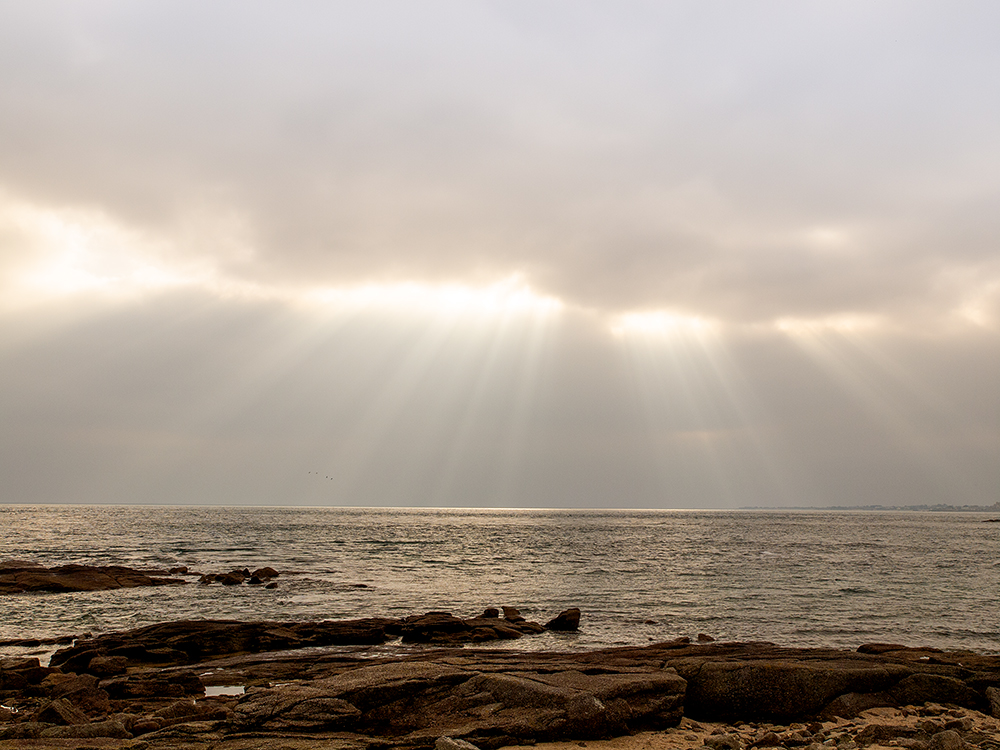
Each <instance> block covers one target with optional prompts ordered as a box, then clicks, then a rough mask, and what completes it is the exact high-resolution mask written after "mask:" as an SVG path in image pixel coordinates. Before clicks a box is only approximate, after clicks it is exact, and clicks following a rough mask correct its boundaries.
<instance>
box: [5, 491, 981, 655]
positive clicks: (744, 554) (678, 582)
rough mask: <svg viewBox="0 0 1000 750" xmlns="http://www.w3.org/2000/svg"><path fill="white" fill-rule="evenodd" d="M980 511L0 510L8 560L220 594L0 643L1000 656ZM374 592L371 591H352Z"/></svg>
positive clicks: (68, 601) (92, 596)
mask: <svg viewBox="0 0 1000 750" xmlns="http://www.w3.org/2000/svg"><path fill="white" fill-rule="evenodd" d="M986 517H987V516H984V515H982V514H978V513H851V512H842V513H841V512H836V513H834V512H806V511H802V512H763V511H747V512H730V511H716V512H701V511H543V510H424V509H413V510H408V509H343V508H231V507H226V508H203V507H199V508H191V507H175V508H151V507H132V506H130V507H123V506H103V507H87V506H0V524H2V528H3V540H2V541H0V559H10V558H14V559H25V560H33V561H36V562H39V563H42V564H44V565H55V564H62V563H70V562H75V563H91V564H120V565H129V566H135V567H158V568H164V567H169V566H175V565H187V566H189V567H190V568H191V569H192V570H197V571H200V572H225V571H228V570H230V569H232V568H235V567H240V568H242V567H244V566H248V567H251V568H253V567H259V566H263V565H270V566H272V567H274V568H277V569H278V570H281V571H288V573H285V574H283V575H282V576H281V577H280V579H279V582H280V583H279V586H278V588H277V589H274V590H270V591H268V590H265V589H263V588H261V587H249V586H238V587H222V586H219V585H213V586H199V585H196V584H192V585H188V586H181V587H156V588H145V589H131V590H119V591H103V592H92V593H74V594H29V595H20V596H0V607H2V611H3V615H2V618H0V639H7V638H23V637H29V636H31V637H49V636H57V635H65V634H77V633H81V632H84V631H91V632H94V633H96V632H101V631H110V630H120V629H125V628H132V627H138V626H140V625H146V624H150V623H154V622H161V621H165V620H175V619H182V618H235V619H276V620H305V619H346V618H356V617H366V616H374V615H382V616H404V615H409V614H416V613H422V612H426V611H429V610H446V611H450V612H453V613H454V614H458V615H462V616H471V615H473V614H478V613H479V612H481V611H482V610H483V609H484V608H485V607H490V606H496V607H499V606H501V605H509V606H515V607H518V608H519V609H520V610H521V612H522V614H524V615H525V616H526V617H528V618H529V619H534V620H540V621H543V622H544V621H545V620H547V619H548V618H550V617H552V616H553V615H555V614H557V613H558V612H560V611H561V610H563V609H565V608H567V607H574V606H576V607H580V609H581V610H582V611H583V620H582V623H581V632H580V633H579V634H569V635H560V634H554V633H548V634H545V635H542V636H538V637H534V638H524V639H522V640H520V641H517V642H515V643H510V644H504V645H505V646H510V647H514V648H520V649H584V648H597V647H603V646H611V645H618V644H643V643H649V642H651V641H661V640H667V639H671V638H676V637H678V636H682V635H687V636H691V637H692V638H693V637H695V636H696V635H697V634H698V633H707V634H709V635H711V636H713V637H715V638H718V639H725V640H768V641H773V642H776V643H779V644H782V645H826V646H839V647H849V648H854V647H857V646H858V645H859V644H861V643H865V642H871V641H890V642H896V643H906V644H911V645H921V644H922V645H933V646H938V647H943V648H968V649H973V650H977V651H982V652H993V653H997V652H1000V607H998V594H1000V524H996V523H983V521H984V519H985V518H986ZM355 584H366V585H367V587H368V588H357V587H356V586H355Z"/></svg>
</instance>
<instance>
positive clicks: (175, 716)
mask: <svg viewBox="0 0 1000 750" xmlns="http://www.w3.org/2000/svg"><path fill="white" fill-rule="evenodd" d="M231 713H232V712H231V711H230V710H228V709H227V708H226V707H224V706H220V705H218V704H212V703H199V702H196V701H193V700H182V701H176V702H174V703H171V704H170V705H169V706H165V707H163V708H161V709H159V710H158V711H156V712H155V713H154V714H153V718H154V719H155V720H156V721H157V723H158V724H159V727H158V728H160V729H162V728H163V727H168V726H172V725H174V724H181V723H183V722H188V721H222V720H225V719H227V718H229V716H230V714H231Z"/></svg>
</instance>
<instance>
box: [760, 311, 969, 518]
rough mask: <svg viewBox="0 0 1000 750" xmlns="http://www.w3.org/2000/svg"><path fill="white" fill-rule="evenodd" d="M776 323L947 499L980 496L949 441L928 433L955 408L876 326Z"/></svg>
mask: <svg viewBox="0 0 1000 750" xmlns="http://www.w3.org/2000/svg"><path fill="white" fill-rule="evenodd" d="M848 320H851V319H848ZM779 328H780V330H782V331H783V332H785V333H786V334H787V335H788V336H789V337H790V338H791V340H792V341H793V342H794V343H795V344H796V346H797V347H798V348H799V350H800V351H801V352H803V353H804V354H805V355H806V356H807V357H808V358H809V359H810V360H811V361H812V362H813V364H814V365H815V366H816V368H817V369H818V371H819V372H821V373H822V375H823V376H824V377H825V378H827V379H829V380H830V381H831V382H833V383H834V384H835V385H836V386H837V387H838V389H840V390H841V392H843V393H844V394H846V395H847V396H848V397H849V398H850V400H851V402H852V403H854V404H856V405H858V406H859V407H860V408H861V409H862V410H863V411H864V413H865V414H867V415H868V419H869V420H870V422H871V424H872V426H873V427H875V428H876V429H878V430H880V431H881V432H882V433H883V434H884V435H885V436H886V438H887V439H888V440H890V441H891V442H892V443H893V444H895V445H897V446H899V447H900V448H902V449H903V451H904V452H905V454H906V455H908V456H910V457H911V461H912V465H913V466H914V467H919V470H920V471H921V472H924V473H926V474H927V476H928V477H929V478H931V479H932V480H933V481H934V482H935V483H936V484H937V486H938V492H939V494H940V495H941V496H942V497H944V498H945V501H946V502H954V501H955V498H954V497H953V496H952V495H953V494H954V493H956V492H957V493H959V494H961V495H962V496H963V501H965V502H978V501H979V499H980V498H979V497H978V496H977V493H976V491H975V490H974V488H972V487H971V486H970V485H969V483H968V482H967V481H966V480H965V478H964V477H963V476H962V475H961V472H959V471H956V469H955V467H956V466H957V465H959V464H960V463H961V462H960V461H959V459H958V456H956V455H950V450H949V449H948V448H947V441H941V440H935V439H932V435H933V434H934V433H936V432H939V431H940V430H941V429H942V428H944V429H947V428H946V427H945V425H947V423H948V422H949V419H950V417H949V414H951V413H953V409H952V408H951V407H950V405H948V404H946V403H945V402H943V401H942V400H941V398H940V397H939V396H937V395H935V394H934V393H933V391H932V390H931V389H930V388H928V387H926V386H925V385H923V384H922V383H920V381H919V380H918V379H917V378H915V377H914V376H913V374H912V370H908V369H907V368H905V367H903V366H902V365H901V364H900V363H899V362H898V361H896V360H895V359H894V358H892V357H891V356H890V355H889V353H888V351H887V350H886V349H884V348H882V347H879V346H878V345H877V343H876V342H877V341H878V336H877V330H875V329H874V327H873V326H872V325H871V324H870V323H866V324H863V325H859V324H857V323H856V322H852V323H849V324H843V322H841V324H830V323H829V321H821V322H812V323H810V322H799V323H796V324H795V325H794V326H787V325H785V326H779Z"/></svg>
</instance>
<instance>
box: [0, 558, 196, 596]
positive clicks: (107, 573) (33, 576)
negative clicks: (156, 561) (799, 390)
mask: <svg viewBox="0 0 1000 750" xmlns="http://www.w3.org/2000/svg"><path fill="white" fill-rule="evenodd" d="M185 583H187V581H184V580H182V579H180V578H169V577H167V576H166V571H143V570H136V569H135V568H126V567H122V566H120V565H60V566H58V567H55V568H43V567H38V566H34V565H25V566H20V567H19V566H16V565H15V566H11V565H8V566H5V567H3V568H0V594H24V593H28V592H31V591H49V592H67V591H107V590H109V589H131V588H138V587H140V586H179V585H183V584H185Z"/></svg>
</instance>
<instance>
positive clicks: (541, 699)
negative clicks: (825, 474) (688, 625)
mask: <svg viewBox="0 0 1000 750" xmlns="http://www.w3.org/2000/svg"><path fill="white" fill-rule="evenodd" d="M579 617H580V613H579V611H578V610H568V611H567V612H564V613H562V614H561V615H559V616H557V617H555V618H553V619H552V620H551V621H550V622H549V623H547V624H546V625H539V624H538V623H531V622H528V621H526V620H524V619H523V618H521V616H520V614H519V613H518V612H517V610H515V609H513V608H505V609H504V613H503V616H502V617H501V616H500V612H499V611H498V610H494V609H490V610H487V611H486V612H484V613H483V614H482V615H480V616H477V617H470V618H460V617H456V616H453V615H451V614H449V613H444V612H435V613H427V614H425V615H418V616H414V617H408V618H403V619H400V620H396V619H388V618H386V619H379V618H372V619H367V620H356V621H347V622H321V623H302V622H292V623H275V622H233V621H186V622H174V623H163V624H160V625H154V626H150V627H146V628H140V629H138V630H133V631H127V632H122V633H112V634H104V635H100V636H97V637H93V638H84V639H78V640H77V641H76V642H75V643H74V644H72V645H71V646H69V647H68V648H64V649H61V650H59V651H57V652H56V653H55V655H54V656H53V657H52V659H51V663H50V665H48V666H43V665H41V664H40V663H39V661H38V659H37V658H7V659H4V660H2V661H0V704H2V708H0V750H4V749H6V748H17V749H18V750H23V749H24V748H39V749H41V748H46V749H47V748H57V747H58V748H83V747H86V748H98V747H108V748H135V749H136V750H159V749H160V748H163V749H164V750H167V749H168V748H181V747H183V748H204V749H205V750H208V749H209V748H211V749H212V750H241V749H243V748H275V749H277V748H288V749H291V748H343V749H344V750H348V749H351V750H353V749H355V748H356V749H357V750H368V749H373V750H374V749H381V748H390V747H398V748H405V749H410V748H412V749H413V750H418V749H423V748H431V747H437V748H438V750H463V749H464V750H468V746H467V745H465V744H462V743H471V744H472V745H475V746H476V747H479V748H483V750H495V749H496V748H500V747H504V746H509V745H536V744H538V743H556V744H552V745H546V747H551V748H552V750H557V749H561V748H566V749H567V750H569V749H570V748H575V747H578V746H581V745H585V746H589V745H593V744H595V743H598V742H599V743H601V745H602V746H603V745H605V744H606V745H607V747H608V748H609V750H610V749H612V748H622V750H638V749H639V748H640V747H641V748H643V749H646V748H649V750H657V749H658V748H663V750H672V749H673V748H688V747H710V748H713V750H739V749H741V748H751V747H756V748H765V747H786V748H808V749H809V750H820V748H830V749H831V750H834V749H836V750H853V748H856V747H859V748H864V747H906V748H910V749H911V750H963V749H964V748H972V747H979V748H986V749H987V750H1000V723H998V721H997V718H996V717H998V716H1000V657H997V656H985V655H979V654H974V653H970V652H942V651H939V650H936V649H917V648H907V647H905V646H901V645H894V644H868V645H865V646H862V647H860V648H859V649H858V650H856V651H843V650H833V649H801V648H783V647H779V646H776V645H774V644H770V643H714V642H704V643H690V642H688V641H687V639H679V640H676V641H670V642H665V643H659V644H654V645H651V646H647V647H641V648H639V647H636V648H618V649H605V650H600V651H592V652H587V653H548V652H546V653H538V652H521V651H511V650H488V649H485V648H474V649H470V648H462V647H457V646H456V644H461V643H479V642H484V641H488V640H495V639H500V638H508V637H521V636H525V635H530V634H532V633H534V632H539V631H540V630H544V629H545V628H546V627H549V628H551V629H560V628H562V629H572V628H574V627H576V626H577V624H578V623H579ZM397 637H398V638H400V639H402V640H403V641H406V642H408V643H411V644H414V645H412V646H409V647H406V646H399V647H396V648H395V649H394V650H393V651H392V652H391V653H390V652H386V651H385V650H378V649H375V650H373V649H372V648H371V647H372V646H373V645H377V644H381V643H383V642H385V641H386V640H388V639H391V638H397ZM440 644H444V646H442V645H440ZM333 647H336V648H333ZM614 738H618V739H614ZM559 743H571V744H559ZM629 743H631V744H629Z"/></svg>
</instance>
